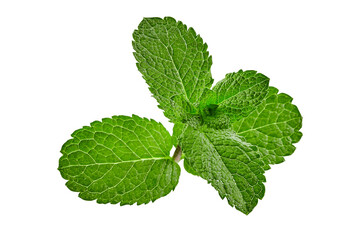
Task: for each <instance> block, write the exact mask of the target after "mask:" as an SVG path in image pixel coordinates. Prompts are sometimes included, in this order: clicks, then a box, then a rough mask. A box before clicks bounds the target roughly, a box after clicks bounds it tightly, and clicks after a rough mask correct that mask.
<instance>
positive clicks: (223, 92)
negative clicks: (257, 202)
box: [208, 70, 269, 121]
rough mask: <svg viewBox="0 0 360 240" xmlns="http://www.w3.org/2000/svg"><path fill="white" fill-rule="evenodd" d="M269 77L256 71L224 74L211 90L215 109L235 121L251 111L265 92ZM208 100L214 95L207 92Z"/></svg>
mask: <svg viewBox="0 0 360 240" xmlns="http://www.w3.org/2000/svg"><path fill="white" fill-rule="evenodd" d="M268 86H269V78H268V77H266V76H265V75H263V74H261V73H257V72H256V71H242V70H240V71H238V72H236V73H229V74H226V76H225V78H224V79H223V80H221V81H220V82H218V83H217V84H216V85H215V86H214V88H213V89H212V90H213V92H214V93H215V94H216V104H218V105H219V107H218V109H217V111H222V112H224V113H226V115H227V116H229V118H230V119H231V121H236V120H239V119H241V118H242V117H245V116H247V115H248V114H249V113H251V112H252V111H253V110H254V109H255V108H256V106H257V105H259V104H260V103H261V101H262V100H263V99H264V97H265V96H266V94H267V89H268ZM209 95H210V97H208V101H209V100H210V101H211V100H212V99H213V98H214V97H213V96H211V94H209Z"/></svg>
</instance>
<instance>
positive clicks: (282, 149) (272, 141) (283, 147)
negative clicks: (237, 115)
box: [233, 87, 302, 164]
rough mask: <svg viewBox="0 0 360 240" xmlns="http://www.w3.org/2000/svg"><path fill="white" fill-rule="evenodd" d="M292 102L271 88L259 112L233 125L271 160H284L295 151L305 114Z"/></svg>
mask: <svg viewBox="0 0 360 240" xmlns="http://www.w3.org/2000/svg"><path fill="white" fill-rule="evenodd" d="M291 101H292V98H291V97H290V96H289V95H287V94H284V93H280V94H278V90H277V89H276V88H274V87H271V88H269V94H268V95H267V97H266V98H265V100H264V101H263V102H262V103H261V104H260V105H259V106H258V107H257V108H256V110H255V111H253V112H252V113H251V114H250V115H249V116H248V117H246V118H243V119H241V120H240V121H238V122H236V123H234V124H233V129H234V130H235V131H236V132H237V133H238V134H239V135H241V136H244V137H245V138H246V141H247V142H249V143H251V144H253V145H256V146H258V147H259V149H260V151H261V152H262V153H263V154H264V156H266V157H265V160H266V162H267V163H271V164H276V163H281V162H283V161H284V156H288V155H291V154H292V153H293V152H294V151H295V146H294V145H293V144H294V143H296V142H298V141H299V140H300V138H301V136H302V133H301V132H300V131H299V130H300V128H301V125H302V117H301V114H300V112H299V110H298V108H297V107H296V106H295V105H293V104H292V103H291Z"/></svg>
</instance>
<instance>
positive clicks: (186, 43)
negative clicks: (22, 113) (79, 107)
mask: <svg viewBox="0 0 360 240" xmlns="http://www.w3.org/2000/svg"><path fill="white" fill-rule="evenodd" d="M133 38H134V41H133V47H134V50H135V52H134V56H135V58H136V60H137V67H138V69H139V71H140V72H141V73H142V75H143V78H144V79H145V80H146V82H147V84H148V85H149V89H150V91H151V92H152V94H153V96H154V97H155V98H156V100H157V101H158V103H159V108H160V109H162V110H163V111H164V114H165V116H166V117H168V118H169V120H170V121H171V122H173V123H174V124H175V125H174V129H173V136H170V134H169V133H168V132H167V130H166V129H165V128H164V127H163V126H162V124H161V123H158V122H155V121H154V120H149V119H146V118H140V117H138V116H135V115H133V116H132V117H127V116H114V117H112V118H105V119H103V120H102V121H95V122H93V123H91V124H90V126H87V127H83V128H81V129H79V130H77V131H75V132H74V133H73V134H72V138H71V139H70V140H68V141H67V142H66V143H65V144H64V145H63V147H62V149H61V153H62V154H63V155H62V157H61V158H60V161H59V168H58V169H59V171H60V173H61V175H62V177H63V178H65V179H66V180H68V181H67V183H66V185H67V187H68V188H69V189H70V190H72V191H76V192H79V197H80V198H82V199H84V200H96V201H97V202H98V203H112V204H116V203H120V205H124V204H134V203H137V204H146V203H148V202H150V201H155V200H156V199H158V198H160V197H162V196H165V195H167V194H168V193H169V192H170V191H171V190H174V188H175V187H176V185H177V183H178V180H179V176H180V167H179V165H178V162H179V161H180V160H181V159H184V167H185V169H186V171H188V172H189V173H191V174H193V175H196V176H200V177H201V178H203V179H205V180H206V181H208V182H209V183H210V184H211V185H212V186H213V187H214V188H215V189H216V190H217V191H218V192H219V195H220V197H221V198H226V199H227V201H228V203H229V204H230V205H231V206H234V207H235V208H236V209H238V210H240V211H241V212H243V213H245V214H249V213H250V212H251V211H252V210H253V208H254V207H255V206H256V205H257V203H258V200H259V199H262V198H263V196H264V193H265V187H264V184H263V183H264V182H265V181H266V179H265V176H264V173H265V171H266V170H269V169H270V165H271V164H277V163H281V162H283V161H284V156H288V155H291V154H292V153H293V152H294V151H295V146H294V145H293V144H294V143H296V142H298V141H299V140H300V138H301V136H302V134H301V132H300V131H299V130H300V128H301V124H302V117H301V115H300V112H299V110H298V109H297V107H296V106H295V105H293V104H292V98H291V97H290V96H288V95H287V94H284V93H280V94H279V93H278V90H277V89H276V88H274V87H269V78H268V77H266V76H265V75H263V74H261V73H257V72H256V71H243V70H239V71H238V72H234V73H230V74H227V75H226V76H225V78H224V79H223V80H221V81H219V82H218V83H217V84H216V85H215V86H214V87H212V83H213V79H212V77H211V72H210V67H211V65H212V59H211V56H210V55H209V53H208V51H207V44H206V43H204V42H203V40H202V39H201V37H200V36H199V35H197V34H196V33H195V31H194V29H192V28H187V26H186V25H184V24H183V23H182V22H180V21H176V20H175V19H173V18H171V17H165V18H164V19H161V18H144V20H143V21H142V22H141V23H140V24H139V27H138V29H137V30H135V31H134V34H133ZM211 87H212V88H211ZM173 146H175V147H176V150H175V153H174V156H173V157H171V156H170V150H171V148H172V147H173Z"/></svg>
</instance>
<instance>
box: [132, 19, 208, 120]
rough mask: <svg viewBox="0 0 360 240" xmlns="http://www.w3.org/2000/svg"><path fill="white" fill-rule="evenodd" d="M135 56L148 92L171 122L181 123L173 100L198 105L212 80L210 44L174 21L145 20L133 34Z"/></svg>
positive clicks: (191, 30) (191, 29)
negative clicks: (208, 46)
mask: <svg viewBox="0 0 360 240" xmlns="http://www.w3.org/2000/svg"><path fill="white" fill-rule="evenodd" d="M133 38H134V41H133V48H134V50H135V52H134V56H135V58H136V60H137V67H138V69H139V71H140V72H141V73H142V75H143V77H144V79H145V80H146V82H147V84H148V85H149V86H150V87H149V89H150V91H151V92H152V94H153V96H154V97H155V98H156V100H157V101H158V103H159V108H161V109H163V110H164V114H165V116H166V117H168V118H169V119H170V121H172V122H176V121H178V116H177V114H176V112H175V110H174V104H176V103H174V97H175V96H177V95H181V96H183V98H184V99H185V100H187V101H188V102H189V103H190V104H193V105H197V104H198V103H199V101H200V97H201V96H202V93H203V91H204V88H206V87H207V88H210V87H211V85H212V83H213V79H212V77H211V72H210V67H211V64H212V60H211V56H209V53H208V51H207V44H206V43H204V42H203V40H202V39H201V37H200V36H199V35H197V34H196V33H195V31H194V29H193V28H187V26H186V25H184V24H183V23H182V22H177V21H176V20H175V19H173V18H171V17H165V18H164V19H161V18H144V20H142V21H141V23H140V24H139V27H138V29H137V30H135V31H134V33H133Z"/></svg>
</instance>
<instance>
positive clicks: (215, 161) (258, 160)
mask: <svg viewBox="0 0 360 240" xmlns="http://www.w3.org/2000/svg"><path fill="white" fill-rule="evenodd" d="M180 146H181V149H182V151H183V152H184V155H185V159H184V166H185V169H186V170H187V171H188V172H190V173H192V174H194V175H198V176H200V177H202V178H204V179H205V180H207V181H208V182H209V183H210V184H211V185H212V186H213V187H214V188H215V189H216V190H217V191H218V192H219V195H220V197H221V198H222V199H223V198H225V197H226V198H227V200H228V203H229V204H230V205H231V206H234V207H235V208H236V209H238V210H240V211H241V212H243V213H245V214H249V213H250V212H251V211H252V209H253V208H254V207H255V206H256V204H257V202H258V199H261V198H262V197H263V196H264V193H265V187H264V185H263V182H265V176H264V175H263V174H264V171H265V170H266V169H269V166H268V165H266V164H265V163H264V161H263V159H262V154H261V153H260V152H259V151H258V150H257V148H256V147H255V146H252V145H251V144H249V143H246V142H245V141H244V139H242V138H241V137H239V136H238V135H237V134H236V133H235V132H234V131H233V130H231V129H226V130H216V129H212V128H207V127H202V128H199V129H194V128H192V127H190V126H186V127H185V128H184V129H183V130H182V134H181V136H180Z"/></svg>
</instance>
